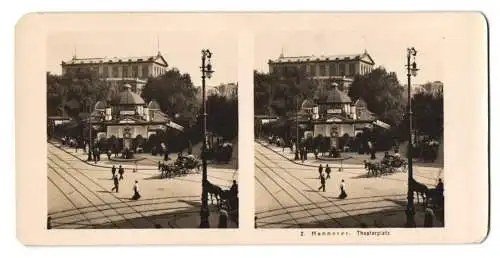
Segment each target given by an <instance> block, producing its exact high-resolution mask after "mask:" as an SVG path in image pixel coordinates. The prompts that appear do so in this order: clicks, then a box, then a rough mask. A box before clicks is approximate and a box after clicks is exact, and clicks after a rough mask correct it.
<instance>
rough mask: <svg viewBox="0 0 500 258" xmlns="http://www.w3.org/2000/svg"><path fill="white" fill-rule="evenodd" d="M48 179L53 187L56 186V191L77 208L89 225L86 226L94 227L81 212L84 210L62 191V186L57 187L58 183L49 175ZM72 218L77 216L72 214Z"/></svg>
mask: <svg viewBox="0 0 500 258" xmlns="http://www.w3.org/2000/svg"><path fill="white" fill-rule="evenodd" d="M47 179H48V180H49V182H50V183H51V184H52V185H54V187H56V189H57V190H58V191H59V192H60V193H61V194H62V196H63V197H64V198H65V199H66V200H68V202H69V203H70V204H71V205H72V206H73V207H74V208H75V210H76V211H77V212H78V214H79V215H80V216H82V217H83V218H84V220H86V221H87V222H88V224H86V226H92V222H91V220H90V219H89V218H88V217H87V216H85V213H83V212H82V211H81V210H82V208H79V207H78V206H77V205H76V204H75V202H73V201H72V200H71V198H69V196H68V195H67V194H66V193H65V192H64V191H63V190H62V189H61V187H60V186H58V185H57V184H56V183H55V182H54V181H53V180H52V178H50V176H48V175H47ZM49 216H52V214H49ZM71 216H75V214H72V215H71ZM52 219H55V220H57V219H60V218H57V217H52Z"/></svg>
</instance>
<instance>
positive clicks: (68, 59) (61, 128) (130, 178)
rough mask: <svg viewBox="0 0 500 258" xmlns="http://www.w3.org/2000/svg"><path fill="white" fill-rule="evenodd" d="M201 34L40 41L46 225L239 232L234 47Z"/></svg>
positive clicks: (84, 34) (83, 35) (72, 34)
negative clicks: (43, 56)
mask: <svg viewBox="0 0 500 258" xmlns="http://www.w3.org/2000/svg"><path fill="white" fill-rule="evenodd" d="M199 34H200V33H199V32H186V31H157V32H132V31H130V32H126V31H125V32H119V31H111V32H92V31H90V32H88V31H81V32H80V31H69V32H65V33H62V32H61V33H58V34H53V35H49V37H48V42H47V47H48V49H47V68H46V69H47V71H46V77H47V166H48V170H47V178H48V181H47V190H48V192H47V201H48V203H47V205H48V214H47V229H113V228H115V229H122V228H198V227H199V228H237V227H238V81H237V59H236V58H235V56H236V53H237V40H236V38H231V37H230V36H229V37H228V36H227V35H226V34H225V33H221V34H218V33H215V34H214V33H210V34H209V33H206V34H204V35H202V36H201V37H200V35H199ZM222 35H223V37H222Z"/></svg>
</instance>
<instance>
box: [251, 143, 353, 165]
mask: <svg viewBox="0 0 500 258" xmlns="http://www.w3.org/2000/svg"><path fill="white" fill-rule="evenodd" d="M255 142H256V143H258V144H259V145H260V146H262V147H264V148H266V149H268V150H270V151H272V152H274V153H276V154H278V155H280V156H281V157H283V158H285V159H287V160H288V161H290V162H292V163H295V164H297V165H301V166H304V167H312V168H318V167H319V166H316V165H311V164H304V163H302V162H297V161H295V160H294V159H291V158H288V157H287V156H285V155H283V154H282V153H280V152H278V151H276V150H273V149H271V148H270V147H268V146H266V145H264V144H262V143H261V142H260V141H255ZM351 158H352V157H349V158H346V159H351ZM346 159H343V160H346ZM331 168H339V169H340V168H341V169H342V170H344V169H355V168H344V167H342V166H331Z"/></svg>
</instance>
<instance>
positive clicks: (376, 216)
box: [257, 208, 444, 228]
mask: <svg viewBox="0 0 500 258" xmlns="http://www.w3.org/2000/svg"><path fill="white" fill-rule="evenodd" d="M347 212H349V211H347ZM424 217H425V213H424V212H423V211H417V212H416V214H415V222H416V224H417V227H419V228H420V227H424ZM405 223H406V214H405V210H404V209H402V208H390V209H385V210H380V211H377V212H371V213H364V214H359V215H353V216H344V217H337V218H335V217H334V218H329V219H324V220H319V221H311V222H306V223H299V224H296V223H293V220H292V219H286V220H281V221H273V222H267V223H266V222H261V223H258V224H257V226H258V228H404V227H405ZM433 227H444V224H443V223H442V222H441V221H439V220H437V219H436V218H435V219H434V225H433Z"/></svg>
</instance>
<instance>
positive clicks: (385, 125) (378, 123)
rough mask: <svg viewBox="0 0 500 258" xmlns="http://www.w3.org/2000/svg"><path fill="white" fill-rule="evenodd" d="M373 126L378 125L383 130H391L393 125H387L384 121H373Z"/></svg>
mask: <svg viewBox="0 0 500 258" xmlns="http://www.w3.org/2000/svg"><path fill="white" fill-rule="evenodd" d="M373 124H374V125H378V126H380V127H382V128H385V129H390V128H391V125H389V124H386V123H384V122H382V121H380V120H375V121H373Z"/></svg>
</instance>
